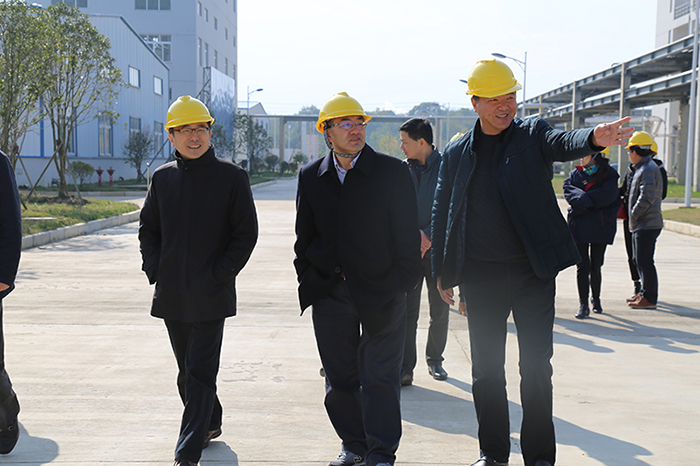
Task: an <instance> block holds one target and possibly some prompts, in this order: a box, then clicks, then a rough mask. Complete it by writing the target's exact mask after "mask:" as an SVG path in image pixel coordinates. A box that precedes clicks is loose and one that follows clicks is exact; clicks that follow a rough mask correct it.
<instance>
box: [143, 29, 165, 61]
mask: <svg viewBox="0 0 700 466" xmlns="http://www.w3.org/2000/svg"><path fill="white" fill-rule="evenodd" d="M141 38H142V39H143V41H144V42H146V45H148V46H149V47H150V48H151V50H153V52H154V53H155V54H156V55H158V58H160V59H161V60H163V61H166V62H169V61H170V60H171V56H170V50H171V47H172V36H170V35H164V34H141Z"/></svg>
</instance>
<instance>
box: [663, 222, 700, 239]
mask: <svg viewBox="0 0 700 466" xmlns="http://www.w3.org/2000/svg"><path fill="white" fill-rule="evenodd" d="M664 230H668V231H673V232H676V233H682V234H684V235H689V236H695V237H696V238H700V226H698V225H691V224H690V223H681V222H674V221H673V220H664Z"/></svg>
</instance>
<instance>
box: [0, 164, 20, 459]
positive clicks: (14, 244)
mask: <svg viewBox="0 0 700 466" xmlns="http://www.w3.org/2000/svg"><path fill="white" fill-rule="evenodd" d="M21 250H22V211H21V210H20V202H19V191H18V190H17V180H16V179H15V172H14V170H13V169H12V165H11V164H10V160H9V159H8V158H7V156H6V155H5V154H4V153H3V152H2V151H0V453H1V454H3V455H6V454H7V453H10V452H11V451H12V449H13V448H14V447H15V445H16V444H17V440H18V439H19V423H18V421H17V415H18V414H19V402H18V401H17V395H16V394H15V392H14V390H12V382H10V376H9V375H7V371H6V370H5V338H4V334H3V328H2V300H3V298H5V296H7V295H8V294H10V292H11V291H12V290H14V288H15V277H16V276H17V269H18V267H19V256H20V251H21Z"/></svg>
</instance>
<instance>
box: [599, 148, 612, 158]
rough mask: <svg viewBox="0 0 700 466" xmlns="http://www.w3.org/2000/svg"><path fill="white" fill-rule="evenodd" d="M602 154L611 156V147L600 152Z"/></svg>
mask: <svg viewBox="0 0 700 466" xmlns="http://www.w3.org/2000/svg"><path fill="white" fill-rule="evenodd" d="M600 153H601V154H605V155H608V156H609V155H610V148H609V147H606V148H605V149H603V150H602V151H600Z"/></svg>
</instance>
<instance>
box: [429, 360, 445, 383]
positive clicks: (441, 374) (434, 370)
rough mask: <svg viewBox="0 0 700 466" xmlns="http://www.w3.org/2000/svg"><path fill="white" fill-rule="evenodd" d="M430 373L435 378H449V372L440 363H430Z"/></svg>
mask: <svg viewBox="0 0 700 466" xmlns="http://www.w3.org/2000/svg"><path fill="white" fill-rule="evenodd" d="M428 374H430V375H432V376H433V378H434V379H435V380H446V379H447V372H445V369H443V368H442V366H441V365H440V364H430V365H429V366H428Z"/></svg>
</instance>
